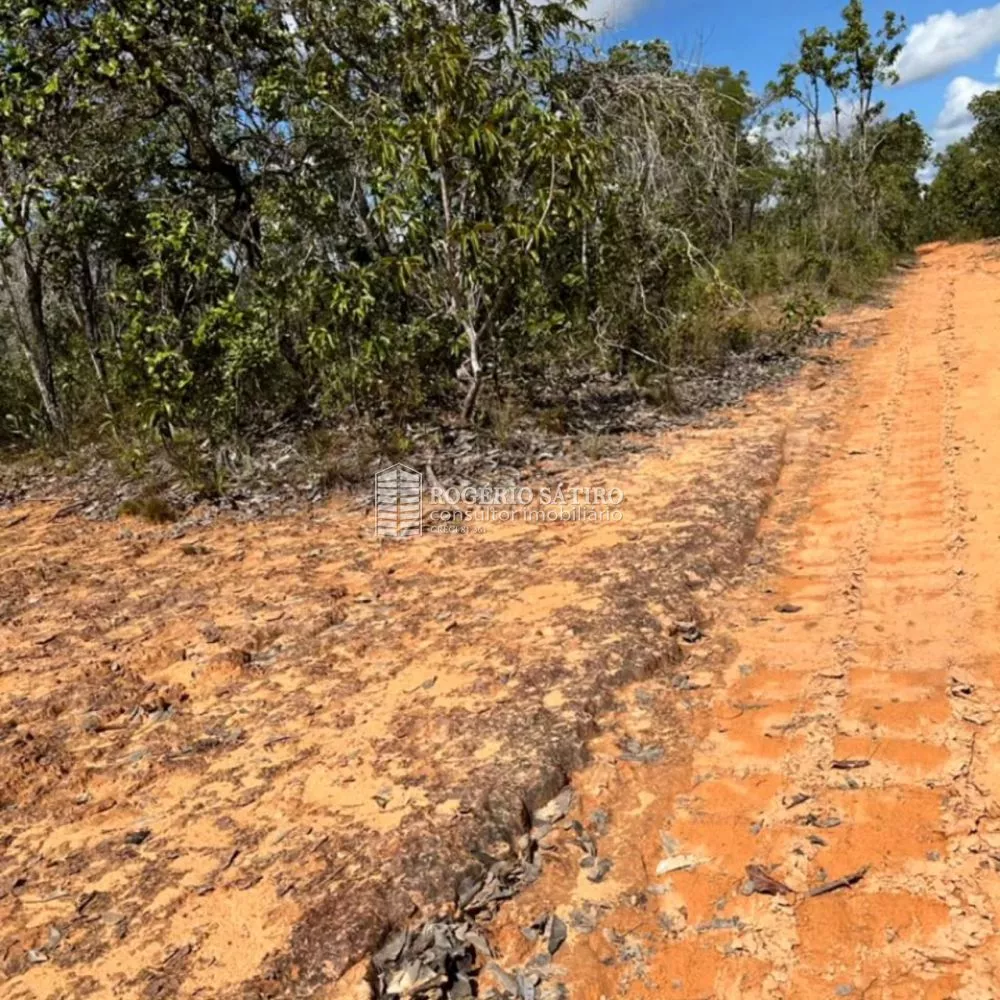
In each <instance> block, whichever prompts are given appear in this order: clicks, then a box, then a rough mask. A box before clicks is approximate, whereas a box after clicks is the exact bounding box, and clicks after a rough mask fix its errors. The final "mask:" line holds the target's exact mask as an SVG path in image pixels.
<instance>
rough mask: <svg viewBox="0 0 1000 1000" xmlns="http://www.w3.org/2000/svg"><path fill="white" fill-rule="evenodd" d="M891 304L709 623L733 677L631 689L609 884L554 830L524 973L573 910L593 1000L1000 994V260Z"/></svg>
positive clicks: (577, 973) (818, 408)
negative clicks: (546, 921)
mask: <svg viewBox="0 0 1000 1000" xmlns="http://www.w3.org/2000/svg"><path fill="white" fill-rule="evenodd" d="M893 299H894V301H893V305H892V307H891V309H889V310H888V311H886V312H885V313H884V314H883V315H882V317H881V318H878V317H876V318H875V319H876V321H875V323H874V325H872V326H870V327H869V330H870V332H871V333H872V334H873V337H874V343H873V345H872V346H871V348H870V349H869V350H867V351H864V352H861V353H856V354H855V355H854V359H853V361H852V362H851V364H850V365H849V366H847V370H846V371H845V372H844V373H843V374H842V376H841V377H840V379H839V384H838V385H837V387H836V389H835V390H834V392H833V394H832V395H830V396H826V395H824V394H823V393H822V392H818V393H815V394H813V398H812V400H811V401H803V400H805V397H806V395H807V393H806V391H805V390H804V389H803V388H793V389H792V390H791V391H790V393H789V398H790V399H793V400H794V399H797V400H799V403H798V404H793V413H792V416H791V418H790V420H789V423H788V434H787V438H786V448H785V463H784V466H783V469H782V472H781V476H780V478H779V482H778V485H777V488H776V490H775V500H774V502H773V504H772V505H771V507H770V508H769V510H768V512H767V515H766V517H765V518H764V520H763V521H762V524H761V527H760V533H759V536H758V540H757V545H758V546H759V548H758V550H757V553H756V555H753V556H751V558H750V564H751V566H750V567H749V571H748V572H747V573H746V574H744V577H743V579H742V581H741V582H740V584H739V585H738V586H737V587H736V589H735V590H731V591H729V592H728V593H727V594H725V595H723V596H722V597H717V598H714V599H712V600H710V601H709V602H708V604H707V606H706V608H705V613H706V615H709V616H710V618H711V621H712V625H711V626H710V627H709V628H707V629H706V631H707V632H709V638H708V641H707V642H706V643H705V644H703V645H702V646H700V647H699V649H700V651H701V652H702V653H703V655H704V656H705V657H706V662H707V663H711V664H713V676H712V679H711V683H710V686H706V687H704V688H700V689H698V690H695V691H689V692H684V693H682V694H681V695H680V696H678V694H677V693H676V692H671V691H670V690H669V686H668V685H667V684H661V683H659V682H658V681H656V680H655V679H654V680H652V681H649V682H645V683H643V684H637V685H633V686H631V687H629V688H626V689H625V690H624V691H623V692H621V693H620V695H621V701H622V702H623V703H624V707H622V708H620V709H619V710H618V711H617V712H615V713H613V714H609V715H608V716H607V718H605V719H603V720H602V723H603V725H602V734H601V735H600V737H598V738H597V739H596V740H595V741H594V742H593V743H592V762H591V763H590V764H589V765H588V766H586V767H585V768H584V769H583V771H582V772H580V773H578V774H576V775H575V776H574V778H573V786H574V790H575V796H576V806H575V809H574V811H573V812H572V813H571V816H572V817H575V818H577V819H578V820H580V821H582V822H583V823H584V825H587V824H588V823H591V825H594V824H593V820H592V817H593V815H594V812H595V811H597V810H599V811H600V812H601V814H602V815H600V816H599V820H600V823H599V825H600V826H601V827H602V828H603V829H604V830H605V832H604V833H603V836H601V837H600V839H599V855H600V856H601V857H606V858H608V859H609V860H611V861H612V862H613V867H612V868H611V870H610V872H609V874H608V877H607V878H606V880H605V881H603V882H602V883H601V884H599V885H593V884H591V883H590V882H588V881H587V879H586V877H585V876H586V874H587V872H586V870H585V869H582V868H580V866H579V860H580V857H581V850H580V849H579V847H577V846H574V845H573V843H571V838H570V836H569V833H568V832H565V833H562V834H561V835H555V836H550V838H549V843H550V849H549V850H548V851H547V852H546V853H547V854H548V861H547V863H546V866H545V869H544V872H543V876H542V878H541V879H540V880H539V881H538V882H536V883H535V885H533V886H531V887H530V888H529V889H528V890H527V891H526V892H525V893H523V894H522V895H521V897H519V898H518V899H517V900H515V901H514V902H513V903H512V904H510V905H509V906H506V907H504V909H503V910H501V912H500V914H499V916H498V918H497V919H496V920H495V921H494V924H493V927H492V930H491V939H492V942H493V946H494V949H495V950H496V952H497V958H498V964H499V965H500V966H501V967H503V968H506V969H512V968H517V967H519V966H523V965H526V964H528V963H530V962H531V961H532V960H533V958H534V956H535V954H536V952H537V950H538V948H537V946H536V945H533V944H531V943H530V942H529V941H528V940H527V939H526V938H525V936H524V935H523V934H522V933H521V931H520V928H521V927H523V926H525V925H528V924H530V923H531V922H532V921H533V920H534V919H535V918H536V917H537V916H538V915H539V914H542V913H547V912H555V913H556V914H558V915H560V916H561V917H562V918H563V919H564V920H565V922H566V924H567V925H568V926H569V936H568V939H567V941H566V944H565V945H563V947H562V949H561V950H560V951H559V952H558V953H557V954H556V955H555V957H554V959H553V960H552V962H551V963H547V964H545V965H544V966H543V967H545V968H546V969H547V975H548V976H549V978H550V980H551V981H558V982H561V983H563V984H564V986H565V990H566V995H568V996H569V997H571V998H573V1000H598V998H601V997H607V998H611V997H625V996H627V997H630V998H636V1000H641V998H650V1000H652V998H657V1000H662V998H671V1000H672V998H677V1000H695V998H730V997H732V998H748V997H753V998H756V997H767V998H777V997H791V998H808V1000H812V998H819V997H831V998H835V997H865V998H869V1000H875V998H893V1000H903V998H913V1000H917V998H920V1000H923V998H942V1000H943V998H956V1000H958V998H968V1000H972V998H977V1000H978V998H988V997H997V996H1000V935H998V934H997V927H996V914H997V912H998V906H1000V875H998V871H1000V715H998V712H1000V659H998V657H1000V641H998V624H1000V568H998V567H1000V561H998V554H1000V433H998V427H1000V327H998V324H997V316H998V314H1000V257H998V255H997V252H996V250H995V249H992V248H989V247H983V246H975V247H969V246H963V247H946V246H940V245H935V246H929V247H925V248H923V249H922V252H921V255H920V265H919V266H918V267H917V268H916V269H914V270H913V271H911V272H910V273H909V274H908V275H907V276H906V278H905V279H904V280H903V281H902V282H901V283H900V285H899V287H898V288H897V290H896V292H895V294H894V297H893ZM860 318H861V317H858V316H856V317H855V320H854V321H855V322H856V321H858V320H859V319H860ZM800 385H801V383H800ZM810 412H811V413H812V414H813V415H814V416H815V418H816V419H815V422H810V420H809V419H808V418H807V415H808V414H809V413H810ZM827 417H829V418H832V421H833V423H826V422H824V418H827ZM795 608H798V609H799V610H794V609H795ZM779 609H780V610H779ZM664 713H668V714H667V716H666V717H667V718H670V719H672V720H674V719H677V718H680V719H681V721H682V723H683V724H682V725H680V726H677V725H673V726H671V727H670V728H669V729H666V730H665V729H664V726H663V718H664ZM622 734H629V735H641V736H642V738H643V740H655V741H658V742H660V743H661V744H663V745H664V746H666V747H667V748H668V752H667V754H666V756H665V758H664V760H663V762H661V763H654V764H636V763H628V762H624V761H622V760H621V759H620V753H619V751H618V750H617V741H618V740H620V738H621V736H622ZM834 762H837V764H838V766H836V767H835V766H834ZM603 814H606V816H607V817H609V821H608V820H606V819H605V818H604V815H603ZM748 865H749V866H753V865H758V866H761V867H762V868H763V869H764V872H765V873H766V874H769V875H770V876H771V877H772V878H773V879H775V880H777V881H779V882H780V883H782V884H784V885H785V886H786V887H787V888H788V889H790V890H792V891H791V892H782V891H780V890H778V891H777V893H776V894H773V895H771V894H763V893H760V892H758V891H755V889H756V888H757V887H758V886H763V885H766V881H763V880H760V879H758V880H757V882H756V884H755V882H754V880H752V879H751V878H749V877H748V873H747V866H748ZM758 874H759V873H758ZM848 875H852V876H854V878H855V879H856V881H854V884H853V885H852V886H843V887H840V888H834V889H833V891H829V892H822V893H819V894H810V891H811V890H815V889H816V888H818V887H821V886H828V885H829V883H831V882H836V880H838V879H840V878H842V877H844V876H848ZM772 888H773V887H772ZM534 960H535V961H536V962H537V961H538V960H537V958H535V959H534ZM543 962H544V960H543Z"/></svg>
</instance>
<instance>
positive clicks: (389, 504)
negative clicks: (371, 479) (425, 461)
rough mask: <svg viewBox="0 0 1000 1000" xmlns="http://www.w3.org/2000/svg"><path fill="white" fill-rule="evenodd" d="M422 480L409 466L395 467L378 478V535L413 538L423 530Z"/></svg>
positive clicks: (376, 531)
mask: <svg viewBox="0 0 1000 1000" xmlns="http://www.w3.org/2000/svg"><path fill="white" fill-rule="evenodd" d="M423 479H424V477H423V476H422V475H421V474H420V473H419V472H416V471H415V470H413V469H411V468H410V467H409V466H406V465H398V464H397V465H392V466H390V467H389V468H388V469H383V470H382V471H381V472H379V473H378V474H377V475H376V476H375V534H376V535H377V536H378V537H379V538H412V537H414V536H415V535H419V534H420V533H421V532H422V530H423Z"/></svg>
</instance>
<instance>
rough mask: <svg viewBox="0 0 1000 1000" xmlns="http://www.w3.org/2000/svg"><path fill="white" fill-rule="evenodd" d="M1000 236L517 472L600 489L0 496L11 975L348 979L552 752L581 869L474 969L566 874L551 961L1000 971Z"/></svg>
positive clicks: (132, 984) (53, 979)
mask: <svg viewBox="0 0 1000 1000" xmlns="http://www.w3.org/2000/svg"><path fill="white" fill-rule="evenodd" d="M993 256H994V255H993V252H992V251H991V250H990V249H989V248H986V247H983V246H976V247H958V248H947V247H936V248H928V249H927V250H926V251H925V252H924V254H923V255H922V259H921V264H920V266H919V267H918V268H916V269H914V270H913V271H912V272H910V273H909V274H908V275H907V276H906V277H905V279H904V280H903V281H902V282H901V284H900V287H899V289H898V291H897V293H896V295H895V304H894V305H893V306H892V308H891V309H888V310H876V309H868V310H861V311H858V312H856V313H854V314H852V315H851V316H850V317H844V318H841V319H840V320H838V321H837V322H835V323H833V324H831V325H833V326H834V327H836V328H839V329H842V330H843V331H844V332H845V333H846V337H845V338H843V339H842V340H840V341H839V342H838V343H837V344H836V346H835V347H834V348H832V349H831V350H829V351H827V352H822V353H821V354H820V356H819V357H817V359H816V361H817V363H815V364H812V365H810V366H809V367H808V368H807V369H806V370H805V372H804V373H803V375H802V376H801V377H800V378H798V379H796V380H795V381H794V382H793V383H791V384H789V385H788V386H787V387H786V388H785V389H783V390H780V391H772V392H768V393H762V394H760V395H758V396H757V397H755V398H753V399H751V400H750V401H749V402H748V403H746V404H745V405H743V406H741V407H738V408H734V409H733V410H731V411H729V412H726V413H723V414H721V415H720V416H719V417H718V418H716V419H715V420H713V421H711V422H706V424H704V425H703V426H700V427H698V428H693V429H686V430H682V431H677V432H673V433H670V434H668V435H665V436H664V437H662V438H660V439H657V440H655V441H650V442H646V443H647V445H648V447H647V448H646V450H645V452H644V454H643V456H642V457H641V458H639V459H637V460H635V461H632V462H630V463H629V464H625V465H618V466H615V465H609V464H603V465H600V466H593V467H590V468H573V469H565V468H564V469H560V470H557V469H551V468H550V469H549V470H547V474H548V476H549V478H550V479H552V480H559V479H561V480H563V481H565V482H567V483H568V484H569V485H587V486H607V487H611V486H617V487H619V488H621V489H622V490H623V491H624V493H625V497H626V499H625V502H624V504H623V505H622V512H623V518H622V520H621V522H618V523H600V524H594V523H586V522H584V523H566V524H524V523H521V524H490V525H489V526H488V530H487V531H486V532H485V533H484V534H469V535H465V536H438V535H424V537H422V538H419V539H415V540H411V541H407V542H402V543H384V544H380V543H379V542H377V541H376V540H375V539H374V538H373V537H372V527H373V522H372V517H371V515H370V513H367V512H362V511H359V510H357V509H351V508H349V507H347V506H343V505H338V504H336V503H331V504H328V505H324V506H322V507H318V508H316V509H314V510H313V511H312V512H310V513H307V514H300V515H297V516H294V517H287V518H272V519H269V520H258V521H254V522H240V521H238V520H235V519H233V520H216V521H213V522H212V523H210V524H200V523H198V522H197V521H196V520H194V519H192V520H191V521H190V522H188V523H185V524H183V525H181V526H179V527H177V526H174V527H171V528H167V529H164V528H153V527H150V526H149V525H147V524H144V523H140V522H133V521H124V520H123V521H119V522H117V523H115V524H105V523H95V522H88V521H84V520H80V519H78V518H76V517H75V516H73V515H72V514H68V515H66V514H65V508H60V507H59V506H57V505H51V506H45V505H38V504H34V505H33V504H26V505H23V506H21V507H16V508H12V509H10V510H7V511H5V512H4V513H3V516H2V518H0V845H2V854H0V975H2V977H3V978H2V979H0V996H2V997H3V998H12V1000H13V998H18V1000H29V998H43V997H46V998H47V997H61V998H71V997H73V998H75V997H84V996H91V997H124V998H132V997H142V998H154V997H155V998H160V997H192V998H193V997H202V998H206V1000H216V998H220V1000H222V998H230V997H234V998H235V997H247V998H249V997H255V998H256V997H275V996H336V995H353V996H365V995H366V993H367V987H366V986H365V985H364V984H363V983H359V978H360V975H361V973H362V972H363V969H364V965H363V963H364V959H365V957H366V956H367V955H368V954H370V952H371V951H372V949H373V948H375V947H377V946H378V944H379V943H380V941H381V940H382V939H383V938H384V936H385V935H386V933H387V932H388V931H389V929H391V928H393V927H399V926H404V925H416V924H419V922H420V921H421V920H422V919H424V918H426V917H430V916H434V915H438V914H441V913H443V912H447V911H448V909H449V907H452V906H453V901H454V899H455V895H456V887H457V886H458V884H459V882H460V881H461V880H462V879H463V878H467V877H469V876H470V875H472V876H475V875H476V873H477V869H480V868H481V866H480V862H479V861H477V860H476V855H475V854H474V853H473V852H474V851H477V850H485V849H491V850H492V849H493V848H494V847H495V845H496V843H497V842H498V841H507V842H513V841H514V840H515V839H516V838H517V837H518V835H519V834H521V833H522V832H523V831H524V830H525V828H526V823H527V814H528V813H529V812H530V810H532V809H534V808H536V807H537V806H539V805H541V804H542V803H544V802H545V801H547V800H548V799H549V798H551V797H552V796H553V795H554V794H555V793H556V792H557V791H558V790H559V789H560V788H561V787H562V786H563V785H564V783H565V781H566V778H567V775H572V776H573V777H572V781H573V787H574V791H575V797H576V804H575V806H574V810H573V813H572V817H573V818H577V819H579V820H580V821H581V822H582V823H584V824H587V825H591V826H592V827H593V828H594V830H595V831H596V833H595V835H596V839H597V845H598V851H599V855H600V857H601V859H606V860H607V861H610V862H611V863H612V867H611V869H610V871H609V872H608V874H607V876H606V877H605V878H604V880H603V881H601V882H597V883H595V882H591V881H589V880H588V878H587V874H589V873H592V870H588V869H584V868H581V867H580V865H579V861H580V849H579V848H578V847H577V846H575V845H574V843H573V842H572V841H573V839H578V838H574V837H573V836H572V830H564V829H556V830H555V831H554V832H553V833H551V834H549V836H548V837H546V838H545V842H544V845H543V851H542V855H543V858H544V865H543V869H542V876H541V878H540V879H539V881H538V882H536V883H535V884H534V885H533V886H531V887H529V888H528V889H527V890H526V891H525V892H524V893H522V894H521V895H520V896H519V897H518V898H516V899H515V900H513V901H511V902H510V903H509V904H507V905H505V906H504V907H502V909H501V910H500V913H499V915H498V916H497V918H496V919H495V920H494V921H493V923H492V925H491V926H490V927H489V928H488V929H487V933H488V935H489V937H490V940H491V943H492V946H493V948H494V950H495V952H496V957H497V961H498V963H499V965H500V966H501V967H503V968H505V969H507V970H512V969H516V968H518V967H521V966H524V965H527V964H528V963H529V962H531V961H532V960H533V954H534V952H535V951H536V950H537V947H536V946H535V945H532V944H531V942H529V941H528V939H527V938H526V937H525V936H524V935H523V934H522V932H521V928H522V927H524V926H526V925H528V924H531V923H532V922H533V921H535V920H536V918H537V917H538V916H539V914H542V913H551V912H553V911H554V912H557V913H558V914H560V915H561V916H562V917H563V918H564V920H565V922H566V924H567V925H568V927H569V936H568V939H567V941H566V943H565V944H564V945H563V946H562V948H561V949H560V950H559V951H558V952H557V954H556V955H555V956H554V958H553V959H552V960H551V962H549V964H548V966H547V968H546V972H547V973H548V976H549V979H548V980H547V984H550V983H555V984H558V983H563V984H565V991H564V993H565V995H568V996H569V997H570V998H581V1000H590V998H594V1000H597V998H598V997H601V996H604V997H608V998H611V997H619V996H629V997H633V996H634V997H639V998H641V997H649V998H654V997H655V998H660V997H671V998H672V997H678V998H681V997H689V998H696V997H698V998H700V997H728V996H736V995H740V996H747V997H756V996H761V997H763V996H767V997H786V996H787V997H808V998H811V997H823V996H831V997H833V996H851V995H854V996H866V997H869V998H872V997H894V998H895V997H969V998H972V997H989V996H993V995H995V994H994V992H991V991H993V990H994V989H995V988H994V987H993V986H992V985H991V980H992V979H993V978H994V977H993V976H992V967H993V963H994V959H995V958H1000V954H998V949H1000V944H998V943H997V939H995V938H994V936H993V925H992V919H993V917H992V914H993V911H994V909H995V902H996V897H998V896H1000V881H998V878H997V876H996V875H995V874H994V867H995V865H996V866H1000V862H995V861H994V855H995V856H996V857H997V858H1000V812H998V810H997V805H996V803H995V796H996V795H1000V765H998V764H997V763H996V760H997V759H998V758H997V754H996V752H995V750H996V748H995V746H994V744H996V743H1000V728H998V727H997V726H996V725H995V724H994V707H995V706H1000V694H998V693H997V692H995V691H994V687H993V684H994V681H993V677H994V674H995V671H994V670H993V663H992V659H991V657H993V656H994V655H995V653H994V646H995V642H994V641H993V639H992V635H991V632H992V629H993V627H994V623H995V617H996V615H997V610H996V607H997V605H996V602H997V570H996V566H995V560H994V559H993V556H994V552H996V551H997V546H998V537H1000V436H998V435H997V433H996V428H997V426H998V425H1000V365H997V363H996V361H997V355H998V354H1000V344H998V343H997V342H996V338H995V334H994V331H995V330H996V320H995V318H996V314H997V308H998V300H1000V261H997V260H994V259H993ZM762 518H763V520H762ZM779 606H781V607H783V608H784V610H783V611H778V610H776V608H777V607H779ZM796 607H798V608H799V610H797V611H795V610H792V609H793V608H796ZM678 620H696V621H697V622H698V623H699V624H700V625H701V628H702V631H703V632H704V633H705V637H704V638H702V639H700V640H699V641H695V642H693V643H690V644H689V643H686V642H681V643H678V640H677V638H675V637H674V636H673V635H672V634H671V633H672V631H676V630H675V629H674V628H673V627H672V626H673V625H674V623H675V622H676V621H678ZM688 635H689V637H690V632H689V633H688ZM626 738H627V739H633V740H637V741H639V743H641V744H642V745H644V746H648V745H656V746H660V747H662V748H664V750H665V755H664V757H663V759H662V761H659V762H653V763H632V762H628V761H624V760H622V757H621V750H620V745H621V743H622V741H623V740H624V739H626ZM835 760H854V761H862V760H864V761H868V762H869V763H868V766H866V767H857V768H854V769H849V770H843V769H833V768H831V764H832V762H833V761H835ZM595 813H597V816H596V817H595ZM995 816H996V817H997V818H996V819H995V818H994V817H995ZM754 864H757V865H761V866H764V868H765V869H766V870H767V871H769V872H770V874H771V875H772V876H773V878H775V879H778V880H780V881H781V882H782V883H786V884H787V886H788V887H789V888H790V889H791V890H794V892H791V893H788V894H783V895H777V896H766V895H760V894H752V895H748V894H747V892H749V890H750V888H751V886H750V885H749V884H748V882H747V874H746V866H747V865H754ZM866 866H867V871H866V872H865V874H864V876H863V877H862V878H861V879H860V880H859V881H857V883H856V884H855V885H854V886H853V887H851V888H842V889H839V890H835V891H832V892H829V893H826V894H823V895H819V896H815V897H807V896H806V892H807V891H808V890H809V889H810V888H812V887H814V886H817V885H820V884H822V883H823V882H824V881H826V880H833V879H837V878H839V877H841V876H844V875H847V874H850V873H854V872H858V871H860V870H861V869H863V868H865V867H866ZM348 969H350V970H351V975H350V976H349V977H345V978H343V979H341V980H340V982H339V984H338V983H337V980H338V977H341V976H342V974H343V973H344V972H345V970H348ZM489 977H490V973H489V972H488V971H487V972H484V974H483V978H482V981H481V988H482V992H483V993H485V992H486V991H487V990H488V989H489V987H490V983H489ZM349 984H352V985H349ZM557 992H558V991H557ZM554 995H555V994H554Z"/></svg>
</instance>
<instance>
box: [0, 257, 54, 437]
mask: <svg viewBox="0 0 1000 1000" xmlns="http://www.w3.org/2000/svg"><path fill="white" fill-rule="evenodd" d="M0 267H2V270H3V277H4V284H5V285H6V289H7V294H8V297H9V299H10V304H11V310H12V312H13V315H14V326H15V329H16V331H17V338H18V342H19V343H20V345H21V350H22V351H23V352H24V356H25V359H26V360H27V362H28V368H29V370H30V371H31V377H32V378H33V379H34V382H35V387H36V388H37V389H38V396H39V398H40V399H41V403H42V409H43V411H44V413H45V419H46V421H47V422H48V424H49V427H50V428H51V429H52V430H53V431H55V432H56V433H62V430H63V415H62V409H61V407H60V405H59V394H58V393H57V391H56V383H55V373H54V370H53V361H52V345H51V341H50V339H49V331H48V327H47V326H46V324H45V308H44V299H43V291H42V273H41V269H40V268H39V267H38V266H37V265H36V264H35V263H34V261H32V259H31V253H30V250H29V249H28V248H27V247H26V246H25V245H24V242H23V240H18V241H17V242H15V244H14V247H13V252H12V254H11V256H10V258H8V260H7V261H4V262H2V265H0Z"/></svg>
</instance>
